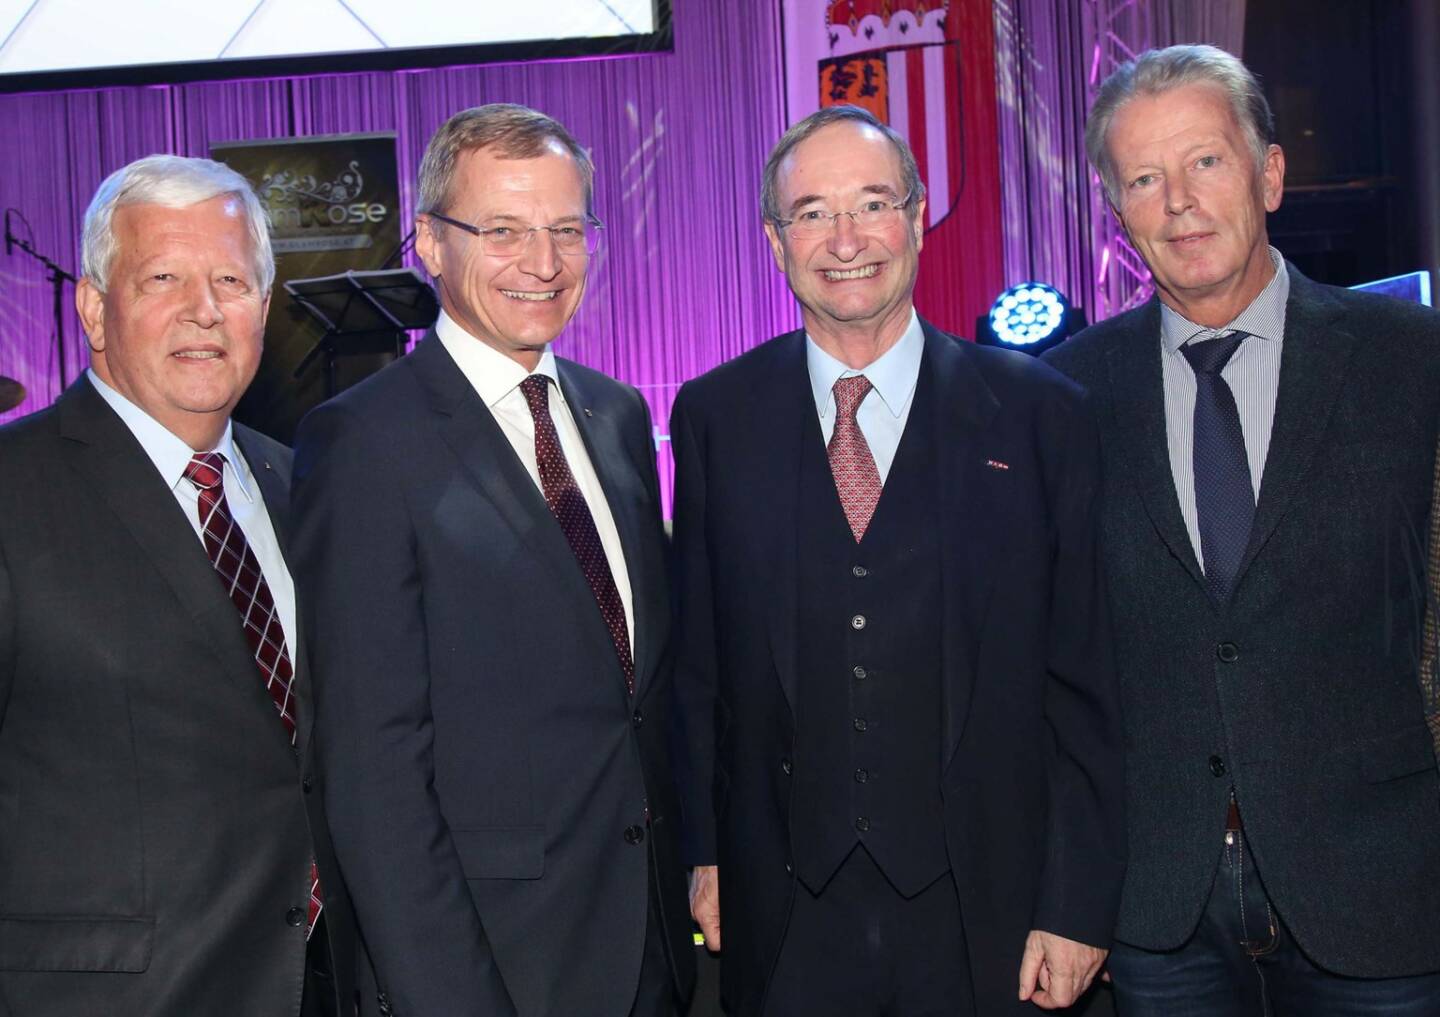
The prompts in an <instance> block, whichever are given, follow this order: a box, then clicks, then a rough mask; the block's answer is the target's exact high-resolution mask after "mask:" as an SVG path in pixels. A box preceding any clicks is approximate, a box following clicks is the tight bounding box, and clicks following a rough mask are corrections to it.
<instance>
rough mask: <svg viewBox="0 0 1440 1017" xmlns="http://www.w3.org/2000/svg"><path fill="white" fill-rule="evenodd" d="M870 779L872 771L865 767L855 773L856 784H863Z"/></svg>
mask: <svg viewBox="0 0 1440 1017" xmlns="http://www.w3.org/2000/svg"><path fill="white" fill-rule="evenodd" d="M869 779H870V771H869V770H866V769H864V768H863V767H862V768H861V769H859V770H856V771H855V783H857V784H863V783H865V782H866V781H867V780H869Z"/></svg>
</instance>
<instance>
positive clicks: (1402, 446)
mask: <svg viewBox="0 0 1440 1017" xmlns="http://www.w3.org/2000/svg"><path fill="white" fill-rule="evenodd" d="M1290 276H1291V288H1290V302H1289V305H1288V306H1287V309H1286V325H1285V352H1284V359H1283V362H1282V364H1281V370H1280V388H1279V400H1278V403H1277V406H1276V410H1275V422H1274V431H1273V435H1272V438H1271V444H1270V451H1269V454H1268V458H1267V460H1266V466H1265V476H1264V480H1263V483H1262V484H1261V489H1260V498H1259V503H1258V505H1257V508H1256V514H1255V524H1254V528H1253V531H1252V533H1251V536H1250V544H1249V548H1248V550H1247V552H1246V554H1245V557H1244V560H1243V562H1242V565H1241V572H1240V577H1239V580H1238V585H1237V587H1236V590H1235V594H1234V596H1233V598H1232V600H1231V602H1230V603H1229V604H1227V605H1224V606H1216V605H1215V604H1213V603H1212V602H1211V601H1210V599H1209V598H1208V597H1207V595H1206V592H1205V587H1204V585H1203V583H1202V576H1201V571H1200V567H1199V565H1198V564H1197V562H1196V558H1195V553H1194V551H1193V550H1192V548H1191V545H1190V540H1189V537H1188V535H1187V533H1186V529H1185V525H1184V522H1183V521H1182V519H1181V515H1180V505H1179V501H1178V499H1177V497H1176V494H1175V485H1174V481H1173V478H1172V477H1171V473H1170V462H1169V458H1168V454H1167V450H1166V441H1165V414H1164V393H1163V390H1162V385H1161V369H1160V308H1159V303H1158V302H1157V301H1155V300H1151V301H1150V302H1149V303H1148V304H1146V305H1145V306H1143V307H1141V308H1138V309H1136V310H1134V311H1131V312H1128V313H1126V314H1122V315H1120V316H1118V317H1116V318H1113V319H1111V320H1109V321H1105V322H1102V323H1100V324H1098V325H1095V326H1093V327H1092V328H1089V329H1087V330H1086V331H1085V332H1083V333H1081V334H1080V335H1078V336H1076V337H1075V338H1074V339H1072V340H1070V341H1069V342H1067V343H1065V344H1064V345H1062V346H1060V347H1058V348H1057V349H1055V350H1053V351H1051V353H1049V354H1047V357H1046V359H1047V360H1049V362H1050V363H1052V364H1053V365H1055V366H1056V367H1058V368H1060V370H1062V371H1064V372H1066V373H1067V374H1069V375H1070V376H1071V377H1073V378H1074V379H1075V380H1076V381H1078V382H1080V383H1081V384H1082V385H1084V386H1085V387H1086V388H1087V389H1088V390H1089V394H1090V399H1091V401H1092V404H1093V406H1094V408H1095V411H1096V416H1097V418H1098V419H1099V422H1100V428H1101V443H1102V459H1103V472H1104V503H1105V507H1104V510H1103V520H1104V538H1103V551H1104V560H1105V564H1106V568H1107V573H1108V583H1109V597H1110V600H1111V604H1112V615H1113V617H1114V619H1115V634H1116V655H1117V666H1118V669H1119V674H1120V681H1121V687H1122V692H1123V706H1124V716H1125V725H1126V751H1127V756H1126V770H1127V795H1126V815H1127V818H1128V821H1129V845H1130V851H1129V860H1130V862H1129V869H1128V870H1127V873H1126V879H1125V890H1124V896H1123V900H1122V904H1121V913H1120V920H1119V926H1118V929H1117V932H1116V935H1117V938H1119V939H1120V940H1122V941H1124V942H1127V943H1131V944H1134V945H1137V946H1141V947H1145V948H1148V949H1156V950H1160V949H1167V948H1170V947H1175V946H1178V945H1180V944H1181V943H1182V942H1183V941H1184V940H1185V939H1186V938H1187V937H1188V936H1189V934H1190V932H1191V931H1192V930H1193V929H1194V928H1195V926H1196V923H1197V921H1198V919H1199V917H1200V913H1201V910H1202V908H1203V907H1204V904H1205V900H1206V897H1207V895H1208V893H1209V891H1210V886H1211V882H1212V878H1213V877H1214V875H1215V871H1216V866H1217V862H1218V859H1219V856H1220V849H1221V831H1222V829H1223V822H1224V816H1225V810H1226V804H1227V800H1228V798H1229V794H1230V789H1231V787H1232V786H1233V787H1234V789H1235V794H1236V797H1237V800H1238V802H1239V805H1240V810H1241V814H1242V816H1243V818H1244V822H1245V829H1246V832H1247V834H1248V836H1249V840H1250V845H1251V847H1252V848H1253V849H1254V855H1255V859H1256V863H1257V865H1258V867H1259V871H1260V875H1261V878H1262V879H1263V880H1264V883H1265V886H1266V889H1267V890H1268V891H1269V893H1270V896H1271V898H1272V900H1273V901H1274V904H1275V907H1276V909H1277V910H1278V911H1279V914H1280V917H1281V919H1282V920H1283V921H1284V922H1285V923H1286V925H1287V926H1288V927H1289V929H1290V930H1291V932H1292V933H1293V934H1294V936H1295V938H1296V940H1297V941H1298V942H1299V944H1300V946H1301V947H1302V948H1303V949H1304V950H1305V951H1306V953H1307V954H1308V955H1309V956H1310V957H1311V958H1312V959H1313V960H1315V961H1316V962H1317V963H1318V964H1320V965H1321V966H1322V967H1325V968H1327V969H1329V970H1332V971H1335V972H1338V973H1340V974H1344V975H1354V976H1366V977H1383V976H1392V975H1408V974H1415V973H1418V972H1424V971H1434V970H1437V969H1440V920H1437V915H1440V775H1437V773H1436V764H1435V756H1434V753H1433V751H1432V747H1431V743H1430V739H1429V736H1428V732H1427V730H1426V726H1425V720H1424V716H1423V710H1422V706H1421V697H1420V690H1419V685H1418V682H1417V680H1416V668H1417V662H1418V652H1419V643H1420V631H1421V622H1422V615H1423V609H1424V535H1425V526H1426V519H1427V515H1428V513H1429V511H1430V499H1431V483H1430V482H1431V468H1432V465H1433V462H1434V456H1435V439H1436V423H1437V417H1440V342H1437V340H1440V314H1436V313H1435V312H1434V311H1431V310H1429V309H1428V308H1424V307H1420V306H1418V305H1414V304H1405V303H1399V302H1396V301H1392V300H1387V299H1384V298H1380V297H1375V296H1371V295H1367V294H1361V293H1355V292H1352V291H1349V290H1341V289H1335V288H1333V287H1329V286H1321V285H1318V284H1316V283H1314V282H1311V281H1310V280H1308V279H1306V278H1305V277H1304V276H1303V275H1301V274H1300V273H1299V272H1298V271H1297V270H1296V269H1295V268H1294V267H1293V266H1292V267H1291V268H1290Z"/></svg>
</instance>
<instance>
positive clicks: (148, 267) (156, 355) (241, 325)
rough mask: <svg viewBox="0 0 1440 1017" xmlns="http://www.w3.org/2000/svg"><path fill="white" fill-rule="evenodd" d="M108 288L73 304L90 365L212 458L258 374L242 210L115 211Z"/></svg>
mask: <svg viewBox="0 0 1440 1017" xmlns="http://www.w3.org/2000/svg"><path fill="white" fill-rule="evenodd" d="M111 225H112V230H113V234H114V238H115V255H114V258H113V259H112V261H111V263H110V267H109V287H108V289H107V290H106V291H105V292H101V291H100V289H99V287H98V286H97V285H96V283H95V282H94V281H93V280H91V279H89V278H85V279H82V280H80V284H79V285H78V286H77V287H76V292H75V303H76V308H77V310H78V311H79V313H80V320H81V322H82V324H83V325H84V327H85V334H86V336H87V337H88V339H89V342H90V350H91V356H90V366H91V367H92V368H94V370H95V373H96V374H97V375H99V377H100V379H101V380H102V381H104V382H105V383H106V384H107V385H109V386H110V387H111V388H113V389H115V391H117V392H119V393H120V394H121V395H123V396H125V398H127V399H129V400H130V401H131V402H132V403H134V404H135V405H137V406H139V407H140V408H141V409H143V410H144V411H145V412H146V413H148V414H150V416H152V417H154V418H155V419H156V420H157V421H159V422H160V424H161V425H163V426H164V427H165V428H166V429H168V430H169V431H171V432H172V433H173V434H175V435H177V436H178V437H180V438H181V439H183V440H184V441H185V442H187V443H188V444H189V445H190V447H191V448H193V449H195V450H196V451H198V452H203V451H209V450H210V449H213V448H214V447H215V443H216V442H217V441H218V440H219V438H220V436H221V434H223V433H224V430H225V422H226V420H227V419H228V418H229V416H230V411H231V410H232V409H234V407H235V404H236V403H237V402H239V400H240V396H241V395H243V394H244V392H245V389H246V388H247V387H249V385H250V380H251V379H252V378H254V377H255V370H256V368H258V367H259V365H260V351H261V345H262V338H263V335H264V331H265V312H266V310H267V309H268V308H269V306H270V295H269V294H268V293H263V292H261V291H260V289H259V283H258V280H257V273H256V266H255V252H254V249H253V246H252V241H251V237H250V230H249V226H248V224H247V222H246V219H245V212H244V209H243V206H242V205H241V204H240V202H239V201H237V200H236V199H235V198H233V197H231V196H228V195H220V196H218V197H215V198H211V199H210V200H208V201H202V202H200V203H198V204H195V205H190V206H188V207H185V208H166V207H164V206H162V205H144V204H137V205H123V206H121V207H120V208H117V209H116V210H115V214H114V218H113V219H112V220H111Z"/></svg>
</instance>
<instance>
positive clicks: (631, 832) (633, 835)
mask: <svg viewBox="0 0 1440 1017" xmlns="http://www.w3.org/2000/svg"><path fill="white" fill-rule="evenodd" d="M644 839H645V828H644V827H643V826H627V827H625V843H626V844H639V843H640V842H641V841H642V840H644Z"/></svg>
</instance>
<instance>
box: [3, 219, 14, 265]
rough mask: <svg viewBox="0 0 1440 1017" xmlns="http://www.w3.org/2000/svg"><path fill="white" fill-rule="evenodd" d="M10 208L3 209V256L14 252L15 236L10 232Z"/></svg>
mask: <svg viewBox="0 0 1440 1017" xmlns="http://www.w3.org/2000/svg"><path fill="white" fill-rule="evenodd" d="M10 211H11V210H10V209H8V208H7V209H6V210H5V256H6V257H7V258H8V257H9V256H10V255H11V254H14V253H15V236H14V234H12V233H11V232H10Z"/></svg>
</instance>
